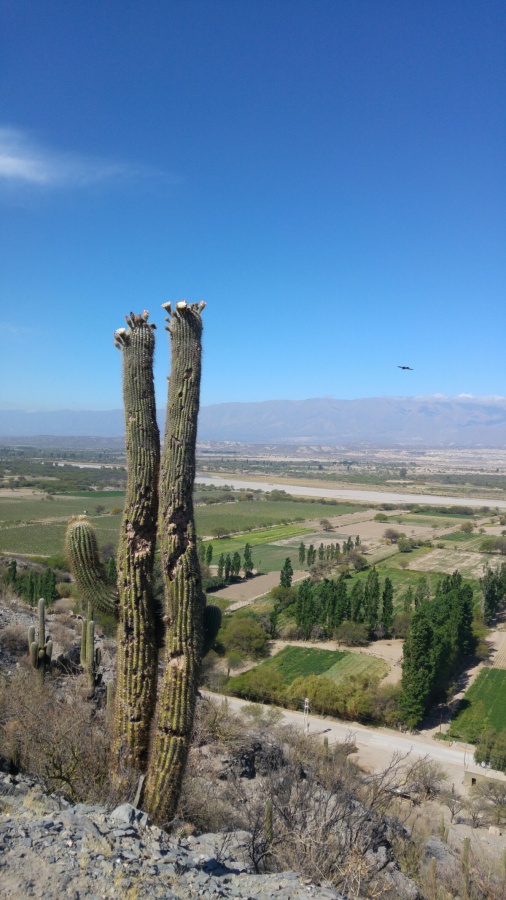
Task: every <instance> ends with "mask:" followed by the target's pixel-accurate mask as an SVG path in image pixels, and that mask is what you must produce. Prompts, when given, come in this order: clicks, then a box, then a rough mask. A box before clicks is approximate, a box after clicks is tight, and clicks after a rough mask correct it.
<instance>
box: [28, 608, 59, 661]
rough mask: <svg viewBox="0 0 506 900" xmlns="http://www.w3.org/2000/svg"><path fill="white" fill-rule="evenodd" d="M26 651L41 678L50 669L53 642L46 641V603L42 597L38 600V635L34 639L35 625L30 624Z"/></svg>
mask: <svg viewBox="0 0 506 900" xmlns="http://www.w3.org/2000/svg"><path fill="white" fill-rule="evenodd" d="M28 652H29V654H30V660H31V663H32V666H33V667H34V669H36V670H37V671H38V672H39V674H40V676H41V678H44V675H45V674H46V672H49V671H50V669H51V656H52V654H53V642H52V641H51V640H47V641H46V605H45V601H44V599H43V598H42V597H41V598H40V600H39V635H38V640H35V626H34V625H30V627H29V629H28Z"/></svg>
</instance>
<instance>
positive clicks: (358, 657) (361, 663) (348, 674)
mask: <svg viewBox="0 0 506 900" xmlns="http://www.w3.org/2000/svg"><path fill="white" fill-rule="evenodd" d="M388 671H389V667H388V664H387V663H386V662H385V661H384V660H382V659H379V657H377V656H370V655H369V654H367V653H347V654H346V655H345V656H344V658H343V659H339V660H338V661H337V662H336V663H334V665H333V666H332V667H331V668H330V669H329V670H328V671H327V672H326V673H325V674H326V677H327V678H330V680H331V681H333V682H334V684H342V683H343V682H344V681H347V680H348V678H356V677H359V676H362V675H367V676H368V677H372V678H377V679H378V680H379V679H381V678H384V677H385V675H388Z"/></svg>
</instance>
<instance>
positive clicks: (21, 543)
mask: <svg viewBox="0 0 506 900" xmlns="http://www.w3.org/2000/svg"><path fill="white" fill-rule="evenodd" d="M120 518H121V517H120V516H119V515H116V516H90V521H91V522H93V524H94V525H95V528H96V530H97V537H98V540H99V543H100V545H101V546H103V545H104V544H105V543H113V544H114V545H115V546H116V544H117V542H118V534H119V526H120ZM66 527H67V526H66V522H59V523H54V522H34V523H33V524H30V525H11V526H5V527H3V528H0V551H1V552H3V553H20V554H26V555H27V556H61V555H62V554H63V549H64V543H65V529H66Z"/></svg>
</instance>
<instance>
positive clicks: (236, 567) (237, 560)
mask: <svg viewBox="0 0 506 900" xmlns="http://www.w3.org/2000/svg"><path fill="white" fill-rule="evenodd" d="M231 570H232V575H235V577H236V578H237V577H238V575H239V572H240V571H241V557H240V555H239V553H238V552H237V550H236V551H235V553H234V555H233V557H232V566H231Z"/></svg>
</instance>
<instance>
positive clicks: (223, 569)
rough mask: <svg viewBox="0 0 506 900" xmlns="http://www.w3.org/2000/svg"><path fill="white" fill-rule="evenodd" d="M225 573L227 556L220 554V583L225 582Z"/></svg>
mask: <svg viewBox="0 0 506 900" xmlns="http://www.w3.org/2000/svg"><path fill="white" fill-rule="evenodd" d="M224 571H225V554H224V553H222V554H220V558H219V560H218V578H219V579H220V581H222V580H223V574H224Z"/></svg>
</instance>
